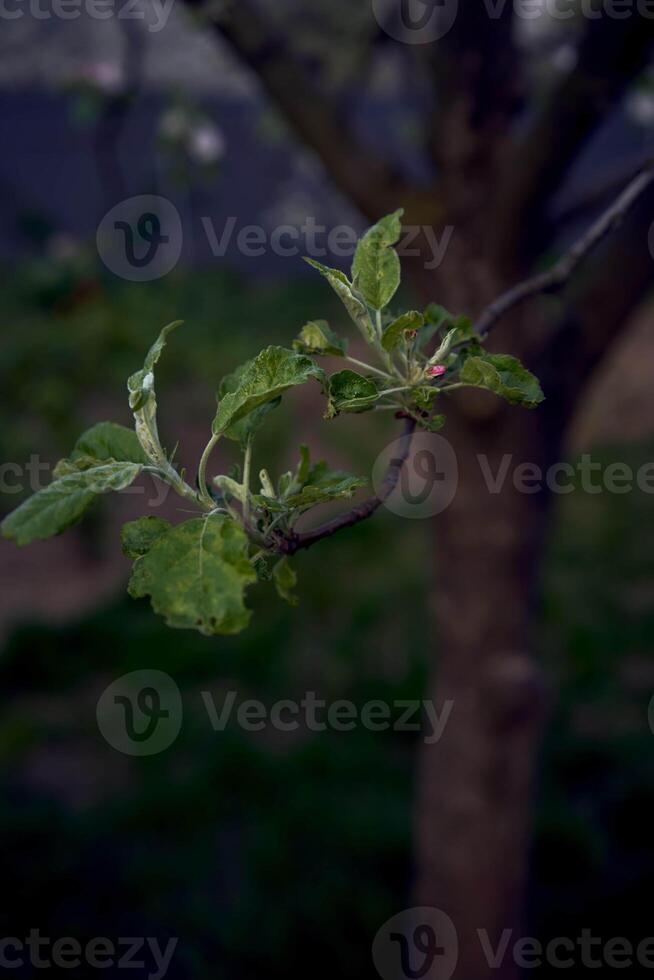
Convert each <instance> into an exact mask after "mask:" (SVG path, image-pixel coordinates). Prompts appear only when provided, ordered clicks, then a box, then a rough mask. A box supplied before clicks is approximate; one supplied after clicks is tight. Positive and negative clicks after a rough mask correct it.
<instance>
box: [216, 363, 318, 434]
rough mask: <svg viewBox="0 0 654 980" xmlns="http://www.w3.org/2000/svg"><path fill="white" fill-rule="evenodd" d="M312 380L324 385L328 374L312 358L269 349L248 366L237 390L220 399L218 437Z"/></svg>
mask: <svg viewBox="0 0 654 980" xmlns="http://www.w3.org/2000/svg"><path fill="white" fill-rule="evenodd" d="M311 378H316V379H317V380H318V381H320V382H321V383H324V380H325V373H324V371H323V370H322V368H319V367H318V365H317V364H315V363H314V362H313V361H312V360H311V359H310V358H309V357H306V356H305V355H304V354H297V353H295V351H291V350H286V349H285V348H284V347H266V349H265V350H263V351H261V353H260V354H259V355H258V356H257V357H255V358H254V360H253V361H249V362H248V363H247V364H246V365H245V366H244V368H243V371H242V373H241V374H240V377H239V380H238V386H237V388H236V389H235V390H234V391H231V392H228V393H227V394H226V395H224V396H223V398H221V399H220V402H219V404H218V411H217V413H216V417H215V419H214V421H213V433H214V435H222V434H223V433H224V432H225V431H226V430H227V429H229V428H230V426H232V425H234V423H235V422H238V421H239V420H240V419H242V418H244V417H245V416H246V415H249V413H250V412H253V411H254V409H255V408H259V406H260V405H264V404H265V403H266V402H271V401H274V400H275V399H276V398H278V397H279V396H280V395H282V394H283V393H284V392H285V391H288V390H289V388H293V387H294V386H296V385H301V384H304V383H305V382H307V381H309V380H310V379H311Z"/></svg>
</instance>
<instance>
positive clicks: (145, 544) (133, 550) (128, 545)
mask: <svg viewBox="0 0 654 980" xmlns="http://www.w3.org/2000/svg"><path fill="white" fill-rule="evenodd" d="M170 528H171V524H170V522H169V521H164V520H163V518H161V517H139V519H138V520H137V521H130V522H129V524H123V527H122V529H121V532H120V542H121V545H122V548H123V553H124V554H126V555H127V557H128V558H132V559H136V558H142V557H143V555H145V554H147V553H148V551H149V550H150V548H151V547H152V545H153V544H154V543H155V541H157V540H158V538H160V537H161V535H162V534H166V533H167V532H168V531H170Z"/></svg>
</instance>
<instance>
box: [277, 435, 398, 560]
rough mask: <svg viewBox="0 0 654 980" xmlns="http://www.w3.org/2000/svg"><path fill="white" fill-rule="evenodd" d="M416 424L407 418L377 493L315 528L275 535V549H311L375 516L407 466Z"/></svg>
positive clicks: (283, 551)
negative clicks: (398, 444) (397, 445)
mask: <svg viewBox="0 0 654 980" xmlns="http://www.w3.org/2000/svg"><path fill="white" fill-rule="evenodd" d="M415 427H416V423H415V421H414V420H413V419H407V420H406V422H405V425H404V432H403V433H402V436H401V438H400V447H399V451H398V452H397V453H396V454H395V455H394V456H393V459H392V460H391V461H390V464H389V467H388V469H387V471H386V475H385V476H384V480H383V482H382V485H381V487H380V489H379V493H378V494H377V495H376V496H374V497H369V498H368V500H364V501H363V503H361V504H358V505H357V506H356V507H353V508H352V510H350V511H348V512H347V513H346V514H341V515H340V516H339V517H335V518H333V520H331V521H327V522H326V523H325V524H320V525H319V526H318V527H315V528H313V529H312V530H310V531H304V532H301V533H299V534H290V535H280V536H278V537H276V539H275V541H274V550H275V551H277V552H279V553H280V554H285V555H294V554H295V552H296V551H300V550H301V549H303V548H310V547H311V545H313V544H315V543H316V542H317V541H322V539H323V538H330V537H331V536H332V535H333V534H336V533H337V532H338V531H341V530H343V528H346V527H353V526H354V525H355V524H359V523H360V522H361V521H365V520H367V518H369V517H372V515H373V514H374V513H375V511H376V510H378V509H379V508H380V507H381V505H382V504H383V503H384V501H385V500H388V498H389V497H390V495H391V494H392V493H393V490H395V487H396V486H397V482H398V480H399V478H400V473H401V472H402V467H403V466H404V464H405V462H406V460H407V458H408V456H409V453H410V452H411V441H412V439H413V433H414V430H415Z"/></svg>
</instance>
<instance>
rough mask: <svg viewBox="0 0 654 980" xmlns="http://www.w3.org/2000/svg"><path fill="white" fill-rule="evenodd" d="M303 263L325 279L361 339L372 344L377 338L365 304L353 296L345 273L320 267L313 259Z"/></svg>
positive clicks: (324, 266)
mask: <svg viewBox="0 0 654 980" xmlns="http://www.w3.org/2000/svg"><path fill="white" fill-rule="evenodd" d="M304 261H305V262H308V263H309V265H310V266H313V268H314V269H317V270H318V272H319V273H320V274H321V275H323V276H324V277H325V279H326V280H327V282H328V283H329V285H330V286H331V287H332V289H333V290H334V292H335V293H336V295H337V296H338V298H339V299H340V301H341V302H342V304H343V306H344V307H345V309H346V310H347V312H348V313H349V314H350V318H351V319H352V321H353V322H354V324H355V325H356V327H357V328H358V330H359V332H360V333H361V335H362V337H363V339H364V340H365V341H366V343H367V344H374V343H375V342H376V339H377V338H376V335H375V328H374V327H373V325H372V323H371V321H370V316H369V315H368V310H367V309H366V304H365V303H364V302H363V301H362V300H361V299H360V298H359V297H358V296H357V295H356V294H355V291H354V287H353V286H352V283H351V282H350V280H349V279H348V278H347V276H346V275H345V273H344V272H341V270H340V269H330V268H329V267H328V266H326V265H322V263H321V262H316V261H315V259H308V258H305V260H304Z"/></svg>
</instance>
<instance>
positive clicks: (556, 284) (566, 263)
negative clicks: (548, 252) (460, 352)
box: [475, 161, 654, 337]
mask: <svg viewBox="0 0 654 980" xmlns="http://www.w3.org/2000/svg"><path fill="white" fill-rule="evenodd" d="M652 181H654V161H650V162H649V163H648V164H647V165H646V166H645V167H643V168H642V169H641V170H640V171H639V172H638V174H637V175H636V176H635V177H634V179H633V180H632V181H631V183H630V184H629V185H628V186H627V187H626V188H625V189H624V190H623V191H622V193H621V194H620V195H619V196H618V197H617V199H616V200H615V201H614V202H613V204H611V206H610V207H609V208H608V209H607V210H606V211H605V212H604V213H603V214H602V215H601V217H599V218H598V219H597V221H596V222H595V223H594V224H593V225H591V227H590V228H589V229H588V231H587V232H585V233H584V234H583V235H582V236H581V238H580V239H579V240H578V241H576V242H575V244H574V245H573V246H572V248H570V249H569V250H568V251H567V252H566V253H565V254H564V255H562V256H561V258H560V259H559V260H558V262H556V263H555V264H554V265H553V266H552V268H551V269H548V270H547V271H546V272H541V273H539V274H538V275H537V276H534V277H533V278H532V279H526V280H525V281H524V282H521V283H518V285H517V286H513V287H512V288H511V289H509V290H508V292H506V293H503V294H502V295H501V296H498V298H497V299H495V300H493V302H492V303H490V305H489V306H487V307H486V309H485V310H484V311H483V313H482V314H481V316H480V317H479V319H478V320H477V322H476V324H475V330H476V331H477V333H478V334H479V335H480V336H481V337H485V336H487V334H488V333H489V332H490V330H492V328H493V327H494V326H495V325H496V323H497V322H498V320H500V319H501V317H503V316H504V314H505V313H507V312H508V311H509V310H511V309H513V307H514V306H517V305H518V303H522V302H523V300H525V299H528V298H529V297H530V296H536V295H538V294H539V293H554V292H558V291H559V290H560V289H563V287H564V286H565V285H567V283H568V282H569V281H570V279H571V277H572V275H573V273H574V272H575V271H576V269H577V267H578V266H579V265H580V264H581V263H582V262H583V260H584V259H585V258H586V256H588V255H590V253H591V252H592V251H593V250H594V249H595V248H596V247H597V246H598V245H599V244H600V242H602V241H603V240H604V239H605V238H606V236H607V235H609V234H610V233H611V232H612V231H613V230H614V228H615V227H616V226H617V225H619V224H620V222H621V221H622V219H623V218H624V217H625V215H626V214H627V212H628V211H629V209H630V208H631V207H632V205H633V204H634V203H635V202H636V200H637V199H638V198H639V197H640V195H641V194H643V193H644V192H645V191H646V190H647V188H648V187H649V186H650V184H651V183H652Z"/></svg>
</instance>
